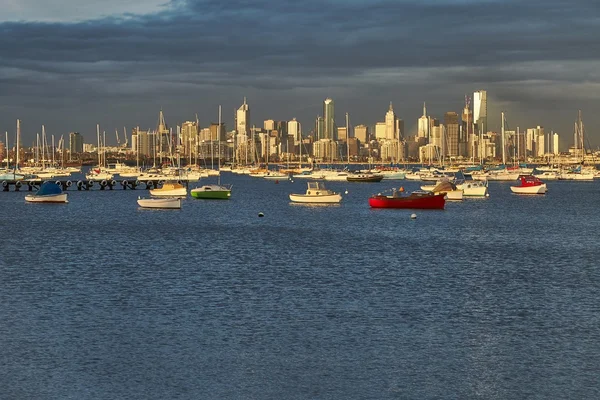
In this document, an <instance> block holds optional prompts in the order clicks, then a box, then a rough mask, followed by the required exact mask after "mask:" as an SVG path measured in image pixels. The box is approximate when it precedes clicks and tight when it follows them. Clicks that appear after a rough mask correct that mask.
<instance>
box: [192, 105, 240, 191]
mask: <svg viewBox="0 0 600 400" xmlns="http://www.w3.org/2000/svg"><path fill="white" fill-rule="evenodd" d="M217 129H218V138H219V154H218V160H219V168H221V106H219V125H218V128H217ZM211 148H212V143H211ZM231 188H232V186H231V185H221V174H219V180H218V183H217V184H216V185H204V186H201V187H198V188H195V189H192V190H191V191H190V194H191V195H192V197H193V198H195V199H211V200H227V199H229V198H230V197H231Z"/></svg>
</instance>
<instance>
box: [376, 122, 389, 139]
mask: <svg viewBox="0 0 600 400" xmlns="http://www.w3.org/2000/svg"><path fill="white" fill-rule="evenodd" d="M386 128H387V127H386V125H385V122H377V123H376V124H375V139H376V140H383V139H385V138H386Z"/></svg>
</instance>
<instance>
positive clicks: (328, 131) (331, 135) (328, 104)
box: [322, 97, 337, 140]
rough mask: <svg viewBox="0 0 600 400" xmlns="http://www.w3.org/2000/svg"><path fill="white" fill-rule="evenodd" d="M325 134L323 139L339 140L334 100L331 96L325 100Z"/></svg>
mask: <svg viewBox="0 0 600 400" xmlns="http://www.w3.org/2000/svg"><path fill="white" fill-rule="evenodd" d="M323 120H324V124H325V125H324V128H325V129H324V132H323V134H324V136H323V138H322V139H331V140H337V137H336V136H337V132H336V129H335V109H334V103H333V100H332V99H330V98H329V97H328V98H326V99H325V101H324V102H323Z"/></svg>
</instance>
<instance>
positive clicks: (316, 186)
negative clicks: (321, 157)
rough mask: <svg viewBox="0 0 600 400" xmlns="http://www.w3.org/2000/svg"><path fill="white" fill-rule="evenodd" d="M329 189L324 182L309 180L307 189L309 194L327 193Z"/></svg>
mask: <svg viewBox="0 0 600 400" xmlns="http://www.w3.org/2000/svg"><path fill="white" fill-rule="evenodd" d="M327 193H329V190H328V189H327V188H326V187H325V184H324V183H323V182H308V189H307V190H306V194H307V195H313V196H314V195H319V194H327Z"/></svg>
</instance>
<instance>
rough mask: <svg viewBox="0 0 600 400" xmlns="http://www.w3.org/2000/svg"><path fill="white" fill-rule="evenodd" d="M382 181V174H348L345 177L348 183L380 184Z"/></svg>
mask: <svg viewBox="0 0 600 400" xmlns="http://www.w3.org/2000/svg"><path fill="white" fill-rule="evenodd" d="M382 179H383V175H382V174H371V173H361V174H349V175H348V176H347V177H346V180H347V181H348V182H381V180H382Z"/></svg>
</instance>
